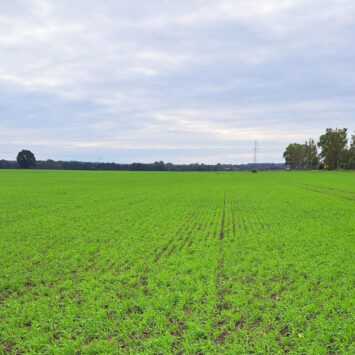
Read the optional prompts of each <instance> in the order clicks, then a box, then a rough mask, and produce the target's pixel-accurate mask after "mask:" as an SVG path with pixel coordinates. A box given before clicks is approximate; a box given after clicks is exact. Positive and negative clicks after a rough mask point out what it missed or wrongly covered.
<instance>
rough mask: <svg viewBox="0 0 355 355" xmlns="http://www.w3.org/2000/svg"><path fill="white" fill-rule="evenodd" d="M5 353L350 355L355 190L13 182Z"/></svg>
mask: <svg viewBox="0 0 355 355" xmlns="http://www.w3.org/2000/svg"><path fill="white" fill-rule="evenodd" d="M0 196H1V198H0V210H1V214H0V221H1V223H0V320H1V321H0V353H1V352H9V353H14V354H15V353H32V354H40V353H41V354H75V353H76V354H79V353H81V354H102V353H104V354H110V353H111V354H112V353H132V354H133V353H148V354H169V353H187V354H193V353H203V354H206V353H212V354H222V353H229V354H248V353H253V354H266V353H269V354H282V353H286V352H290V353H297V354H329V353H334V354H351V353H354V352H355V348H354V343H353V340H354V338H353V335H354V331H355V326H354V325H355V321H354V297H353V285H354V281H355V277H354V275H355V264H354V262H353V261H354V260H353V256H354V251H355V250H354V249H355V248H354V240H353V239H354V225H355V220H354V216H355V204H354V202H355V175H354V174H352V173H342V172H329V173H322V172H297V173H293V174H290V173H287V172H278V173H274V172H272V173H258V174H249V173H172V172H170V173H167V172H154V173H143V172H137V173H134V172H76V171H74V172H73V171H71V172H69V171H38V170H31V171H19V170H17V171H16V170H13V171H7V170H2V171H0Z"/></svg>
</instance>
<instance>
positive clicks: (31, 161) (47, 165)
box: [0, 150, 285, 171]
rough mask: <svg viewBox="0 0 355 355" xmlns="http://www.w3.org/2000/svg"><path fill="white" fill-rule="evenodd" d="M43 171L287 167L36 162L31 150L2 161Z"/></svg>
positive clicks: (0, 163) (1, 165)
mask: <svg viewBox="0 0 355 355" xmlns="http://www.w3.org/2000/svg"><path fill="white" fill-rule="evenodd" d="M20 168H22V169H31V168H34V169H42V170H115V171H250V170H255V169H257V170H260V171H262V170H283V169H285V165H284V164H283V163H281V164H274V163H259V164H239V165H236V164H199V163H193V164H173V163H165V162H164V161H156V162H154V163H132V164H117V163H101V162H81V161H62V160H58V161H55V160H52V159H48V160H36V158H35V156H34V154H33V153H32V152H31V151H29V150H22V151H21V152H19V153H18V155H17V160H16V161H9V160H0V169H20Z"/></svg>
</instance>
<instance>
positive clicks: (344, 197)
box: [296, 185, 355, 201]
mask: <svg viewBox="0 0 355 355" xmlns="http://www.w3.org/2000/svg"><path fill="white" fill-rule="evenodd" d="M296 186H297V187H298V188H300V189H303V190H308V191H313V192H317V193H319V194H323V195H328V196H333V197H336V198H341V199H343V200H347V201H355V198H351V197H348V196H342V195H338V194H333V193H331V192H328V191H324V190H319V189H315V188H310V187H305V186H298V185H296Z"/></svg>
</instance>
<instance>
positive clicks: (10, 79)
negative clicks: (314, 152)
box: [0, 0, 355, 163]
mask: <svg viewBox="0 0 355 355" xmlns="http://www.w3.org/2000/svg"><path fill="white" fill-rule="evenodd" d="M354 15H355V3H354V2H353V1H350V0H307V1H305V0H297V1H294V0H287V1H286V0H285V1H279V0H257V1H247V0H239V1H231V0H221V1H217V2H216V1H209V0H208V1H170V0H169V1H168V0H166V1H162V2H142V1H138V0H136V1H106V2H97V1H92V0H90V1H87V0H85V1H84V0H80V1H75V2H69V1H60V2H58V1H45V2H43V1H35V0H27V1H11V2H6V3H5V4H4V5H2V11H1V13H0V94H1V95H0V109H1V114H0V142H1V145H0V149H1V152H2V153H0V154H1V155H3V156H4V157H9V158H11V157H12V158H13V157H14V156H15V154H16V152H17V150H18V149H20V148H22V147H24V146H26V147H32V149H33V150H34V151H35V152H38V154H40V155H41V156H42V157H48V158H50V157H54V158H55V157H59V156H60V155H61V154H62V156H63V157H71V158H73V159H75V158H78V159H79V158H80V157H95V156H97V155H99V156H100V157H101V159H102V160H104V161H105V160H108V161H110V160H116V161H119V160H122V159H125V160H126V161H150V160H160V159H164V160H167V161H169V160H170V161H176V162H182V161H184V162H190V161H201V162H218V161H221V162H239V163H240V162H247V161H250V160H251V159H252V155H249V151H250V150H251V148H250V147H252V144H253V140H254V139H258V140H259V141H260V144H261V147H263V151H261V152H260V156H261V157H262V158H263V160H264V161H275V162H278V161H281V160H282V149H283V148H284V146H285V145H286V144H287V143H288V142H290V141H303V140H304V139H307V138H308V137H310V136H313V137H314V138H316V137H317V136H319V135H320V134H321V133H322V131H323V130H324V129H325V128H326V127H329V126H331V127H335V126H338V127H348V128H349V129H350V130H352V129H354V124H353V122H354V119H353V116H354V111H355V107H354V104H353V102H355V101H354V94H355V91H354V81H355V73H354V67H353V63H354V59H355V58H354V57H355V49H354V47H353V45H352V36H353V33H354V31H355V24H354V23H353V20H352V19H353V18H354ZM96 153H100V154H96ZM122 154H123V155H124V157H122V156H121V155H122ZM80 159H84V158H80Z"/></svg>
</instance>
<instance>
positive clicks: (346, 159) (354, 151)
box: [341, 134, 355, 169]
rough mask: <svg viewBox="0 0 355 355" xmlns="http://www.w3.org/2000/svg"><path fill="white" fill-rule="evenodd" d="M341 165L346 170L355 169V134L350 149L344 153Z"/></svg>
mask: <svg viewBox="0 0 355 355" xmlns="http://www.w3.org/2000/svg"><path fill="white" fill-rule="evenodd" d="M341 165H342V167H343V168H345V169H355V134H353V135H352V136H351V143H350V147H349V149H346V150H345V152H344V153H343V156H342V162H341Z"/></svg>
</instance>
